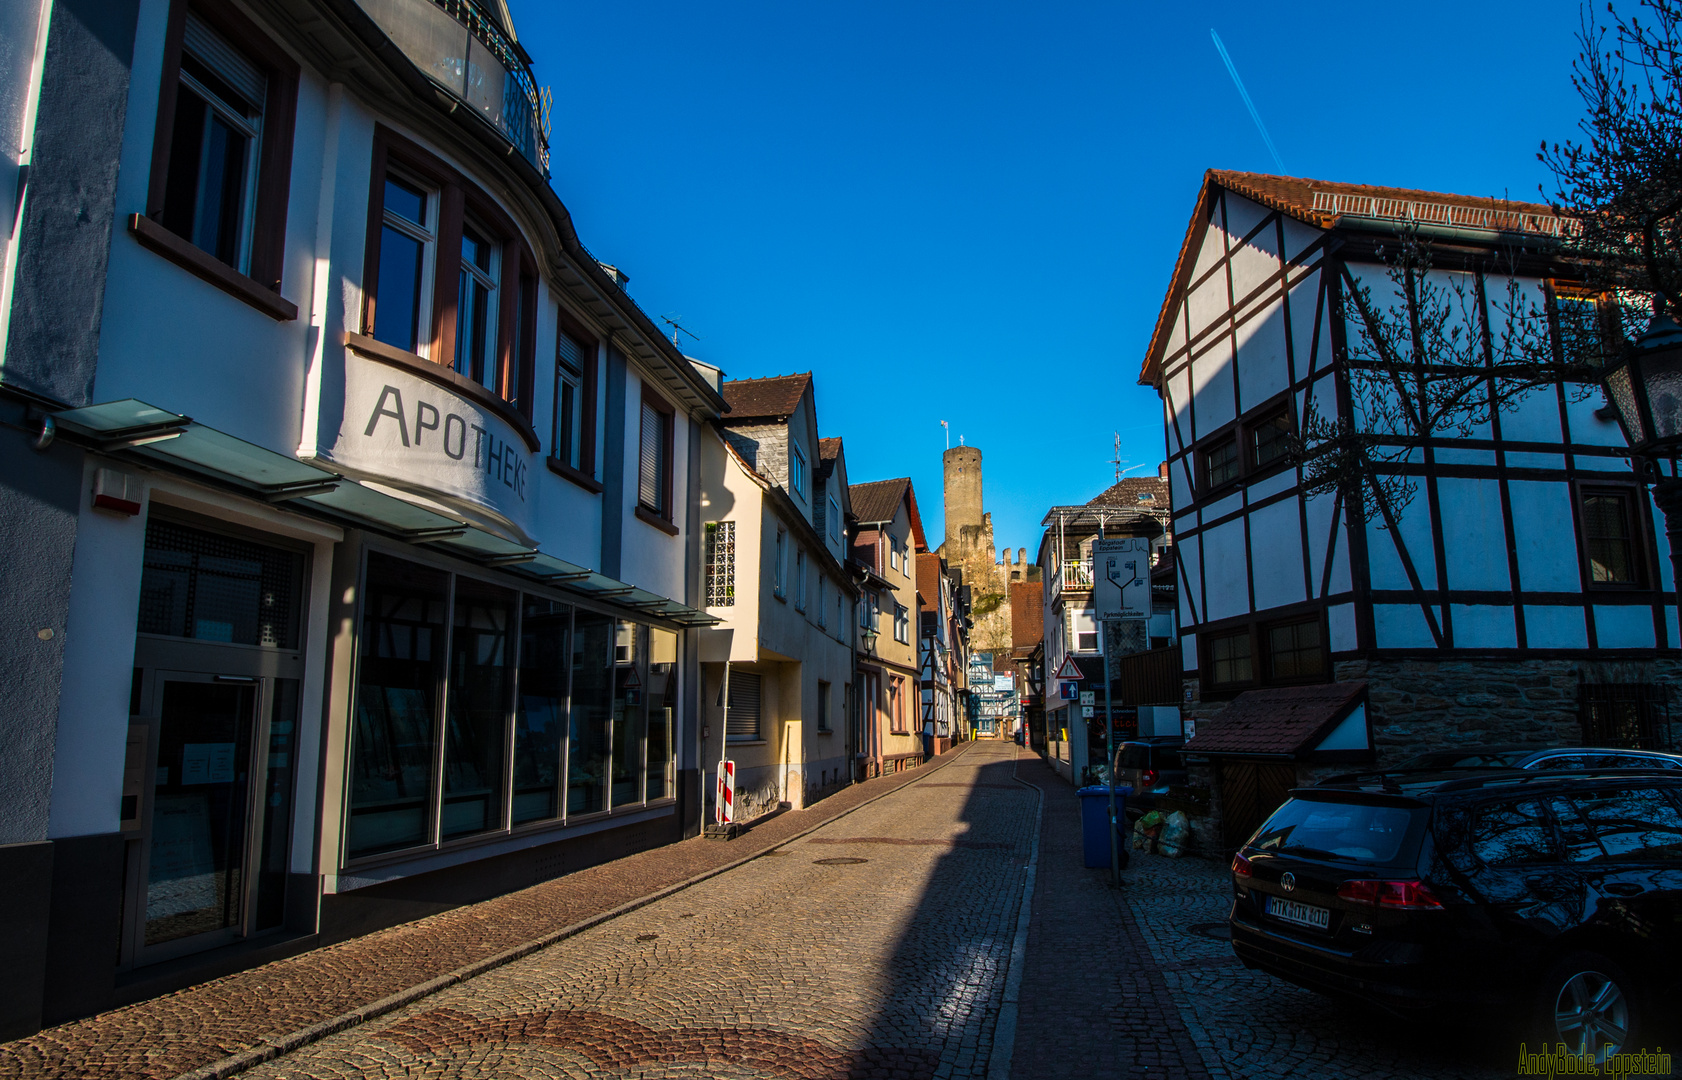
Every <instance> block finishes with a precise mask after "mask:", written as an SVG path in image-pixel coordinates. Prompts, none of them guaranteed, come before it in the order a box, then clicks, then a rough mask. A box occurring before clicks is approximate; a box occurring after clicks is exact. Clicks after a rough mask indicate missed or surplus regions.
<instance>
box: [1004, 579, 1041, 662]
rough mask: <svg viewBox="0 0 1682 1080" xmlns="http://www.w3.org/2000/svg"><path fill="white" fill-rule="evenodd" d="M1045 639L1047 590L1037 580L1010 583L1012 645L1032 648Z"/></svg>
mask: <svg viewBox="0 0 1682 1080" xmlns="http://www.w3.org/2000/svg"><path fill="white" fill-rule="evenodd" d="M1044 640H1045V592H1044V590H1043V589H1042V588H1041V586H1040V583H1039V582H1037V581H1013V582H1011V583H1010V647H1011V648H1012V649H1031V648H1033V647H1034V646H1035V645H1038V644H1039V643H1040V642H1042V641H1044Z"/></svg>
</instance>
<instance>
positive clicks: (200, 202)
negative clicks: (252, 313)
mask: <svg viewBox="0 0 1682 1080" xmlns="http://www.w3.org/2000/svg"><path fill="white" fill-rule="evenodd" d="M164 71H165V76H164V80H163V84H162V86H161V87H160V93H159V101H158V127H157V134H156V138H155V139H154V143H153V160H152V173H151V182H150V192H149V195H148V198H147V217H149V218H151V219H152V220H153V221H156V222H157V223H158V224H160V225H162V226H163V227H164V228H165V229H167V230H168V231H169V232H172V233H174V234H175V235H176V236H179V237H181V238H182V239H183V240H186V241H187V242H188V243H189V244H191V245H192V246H193V247H194V248H197V249H198V250H199V251H202V252H203V253H204V254H205V255H207V256H209V257H210V258H211V259H213V260H215V261H216V262H217V263H221V264H223V265H225V266H227V267H229V268H231V269H233V270H235V271H237V272H238V273H240V274H243V275H245V276H246V277H248V278H251V279H252V280H254V281H256V282H257V283H258V284H260V285H262V286H263V287H264V288H267V289H271V290H275V291H279V288H280V276H281V263H282V256H283V254H284V247H285V233H286V200H287V193H288V189H289V186H290V179H291V171H292V135H293V131H292V129H293V114H294V112H295V110H296V105H297V93H298V67H297V64H296V63H294V62H293V61H292V60H291V58H290V57H289V56H287V55H286V53H285V52H284V51H283V50H281V49H280V48H279V47H278V46H276V45H275V44H274V42H272V41H271V40H270V39H269V38H268V37H267V36H266V35H264V34H263V33H262V32H261V31H260V30H258V29H257V28H256V26H255V25H254V24H252V23H251V22H250V21H248V20H247V19H245V18H244V17H243V16H241V15H240V14H239V13H238V12H236V11H233V10H232V9H231V7H230V6H229V5H216V6H215V7H206V8H204V9H200V8H197V7H192V8H189V7H188V6H187V5H186V4H185V3H183V2H181V0H176V2H175V3H174V4H173V5H172V8H171V12H170V30H169V32H168V35H167V38H166V44H165V56H164Z"/></svg>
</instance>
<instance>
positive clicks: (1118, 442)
mask: <svg viewBox="0 0 1682 1080" xmlns="http://www.w3.org/2000/svg"><path fill="white" fill-rule="evenodd" d="M1114 445H1115V457H1113V458H1111V459H1110V461H1109V463H1110V464H1111V465H1114V466H1115V482H1116V483H1118V484H1119V483H1121V467H1122V466H1123V465H1125V464H1127V463H1126V462H1125V461H1123V460H1121V432H1119V431H1118V432H1116V433H1115V444H1114Z"/></svg>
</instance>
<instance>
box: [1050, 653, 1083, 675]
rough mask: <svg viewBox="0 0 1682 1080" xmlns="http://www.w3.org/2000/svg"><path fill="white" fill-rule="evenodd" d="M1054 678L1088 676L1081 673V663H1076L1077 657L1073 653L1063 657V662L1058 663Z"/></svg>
mask: <svg viewBox="0 0 1682 1080" xmlns="http://www.w3.org/2000/svg"><path fill="white" fill-rule="evenodd" d="M1052 678H1054V679H1084V678H1086V676H1085V675H1084V674H1082V673H1081V670H1080V665H1078V664H1076V663H1075V658H1074V656H1073V654H1071V655H1069V656H1065V657H1064V658H1063V663H1062V664H1060V665H1058V668H1057V674H1055V675H1053V676H1052Z"/></svg>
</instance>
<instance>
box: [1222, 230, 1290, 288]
mask: <svg viewBox="0 0 1682 1080" xmlns="http://www.w3.org/2000/svg"><path fill="white" fill-rule="evenodd" d="M1257 240H1258V241H1260V242H1261V244H1265V247H1264V246H1259V245H1258V244H1256V243H1250V244H1241V243H1238V239H1237V234H1236V233H1234V235H1233V244H1234V245H1235V246H1234V247H1233V249H1232V258H1231V260H1230V261H1229V263H1228V265H1230V266H1231V267H1232V298H1233V300H1235V301H1238V302H1240V303H1241V302H1243V300H1244V298H1245V297H1246V296H1249V295H1250V294H1251V293H1253V292H1255V291H1256V290H1257V289H1258V288H1260V287H1261V285H1262V283H1263V282H1265V281H1266V280H1267V279H1268V278H1269V277H1272V276H1273V275H1275V274H1277V273H1279V258H1278V256H1276V255H1275V254H1274V253H1273V251H1272V247H1273V231H1272V230H1271V229H1267V230H1264V231H1263V232H1262V234H1261V236H1259V237H1257Z"/></svg>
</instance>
